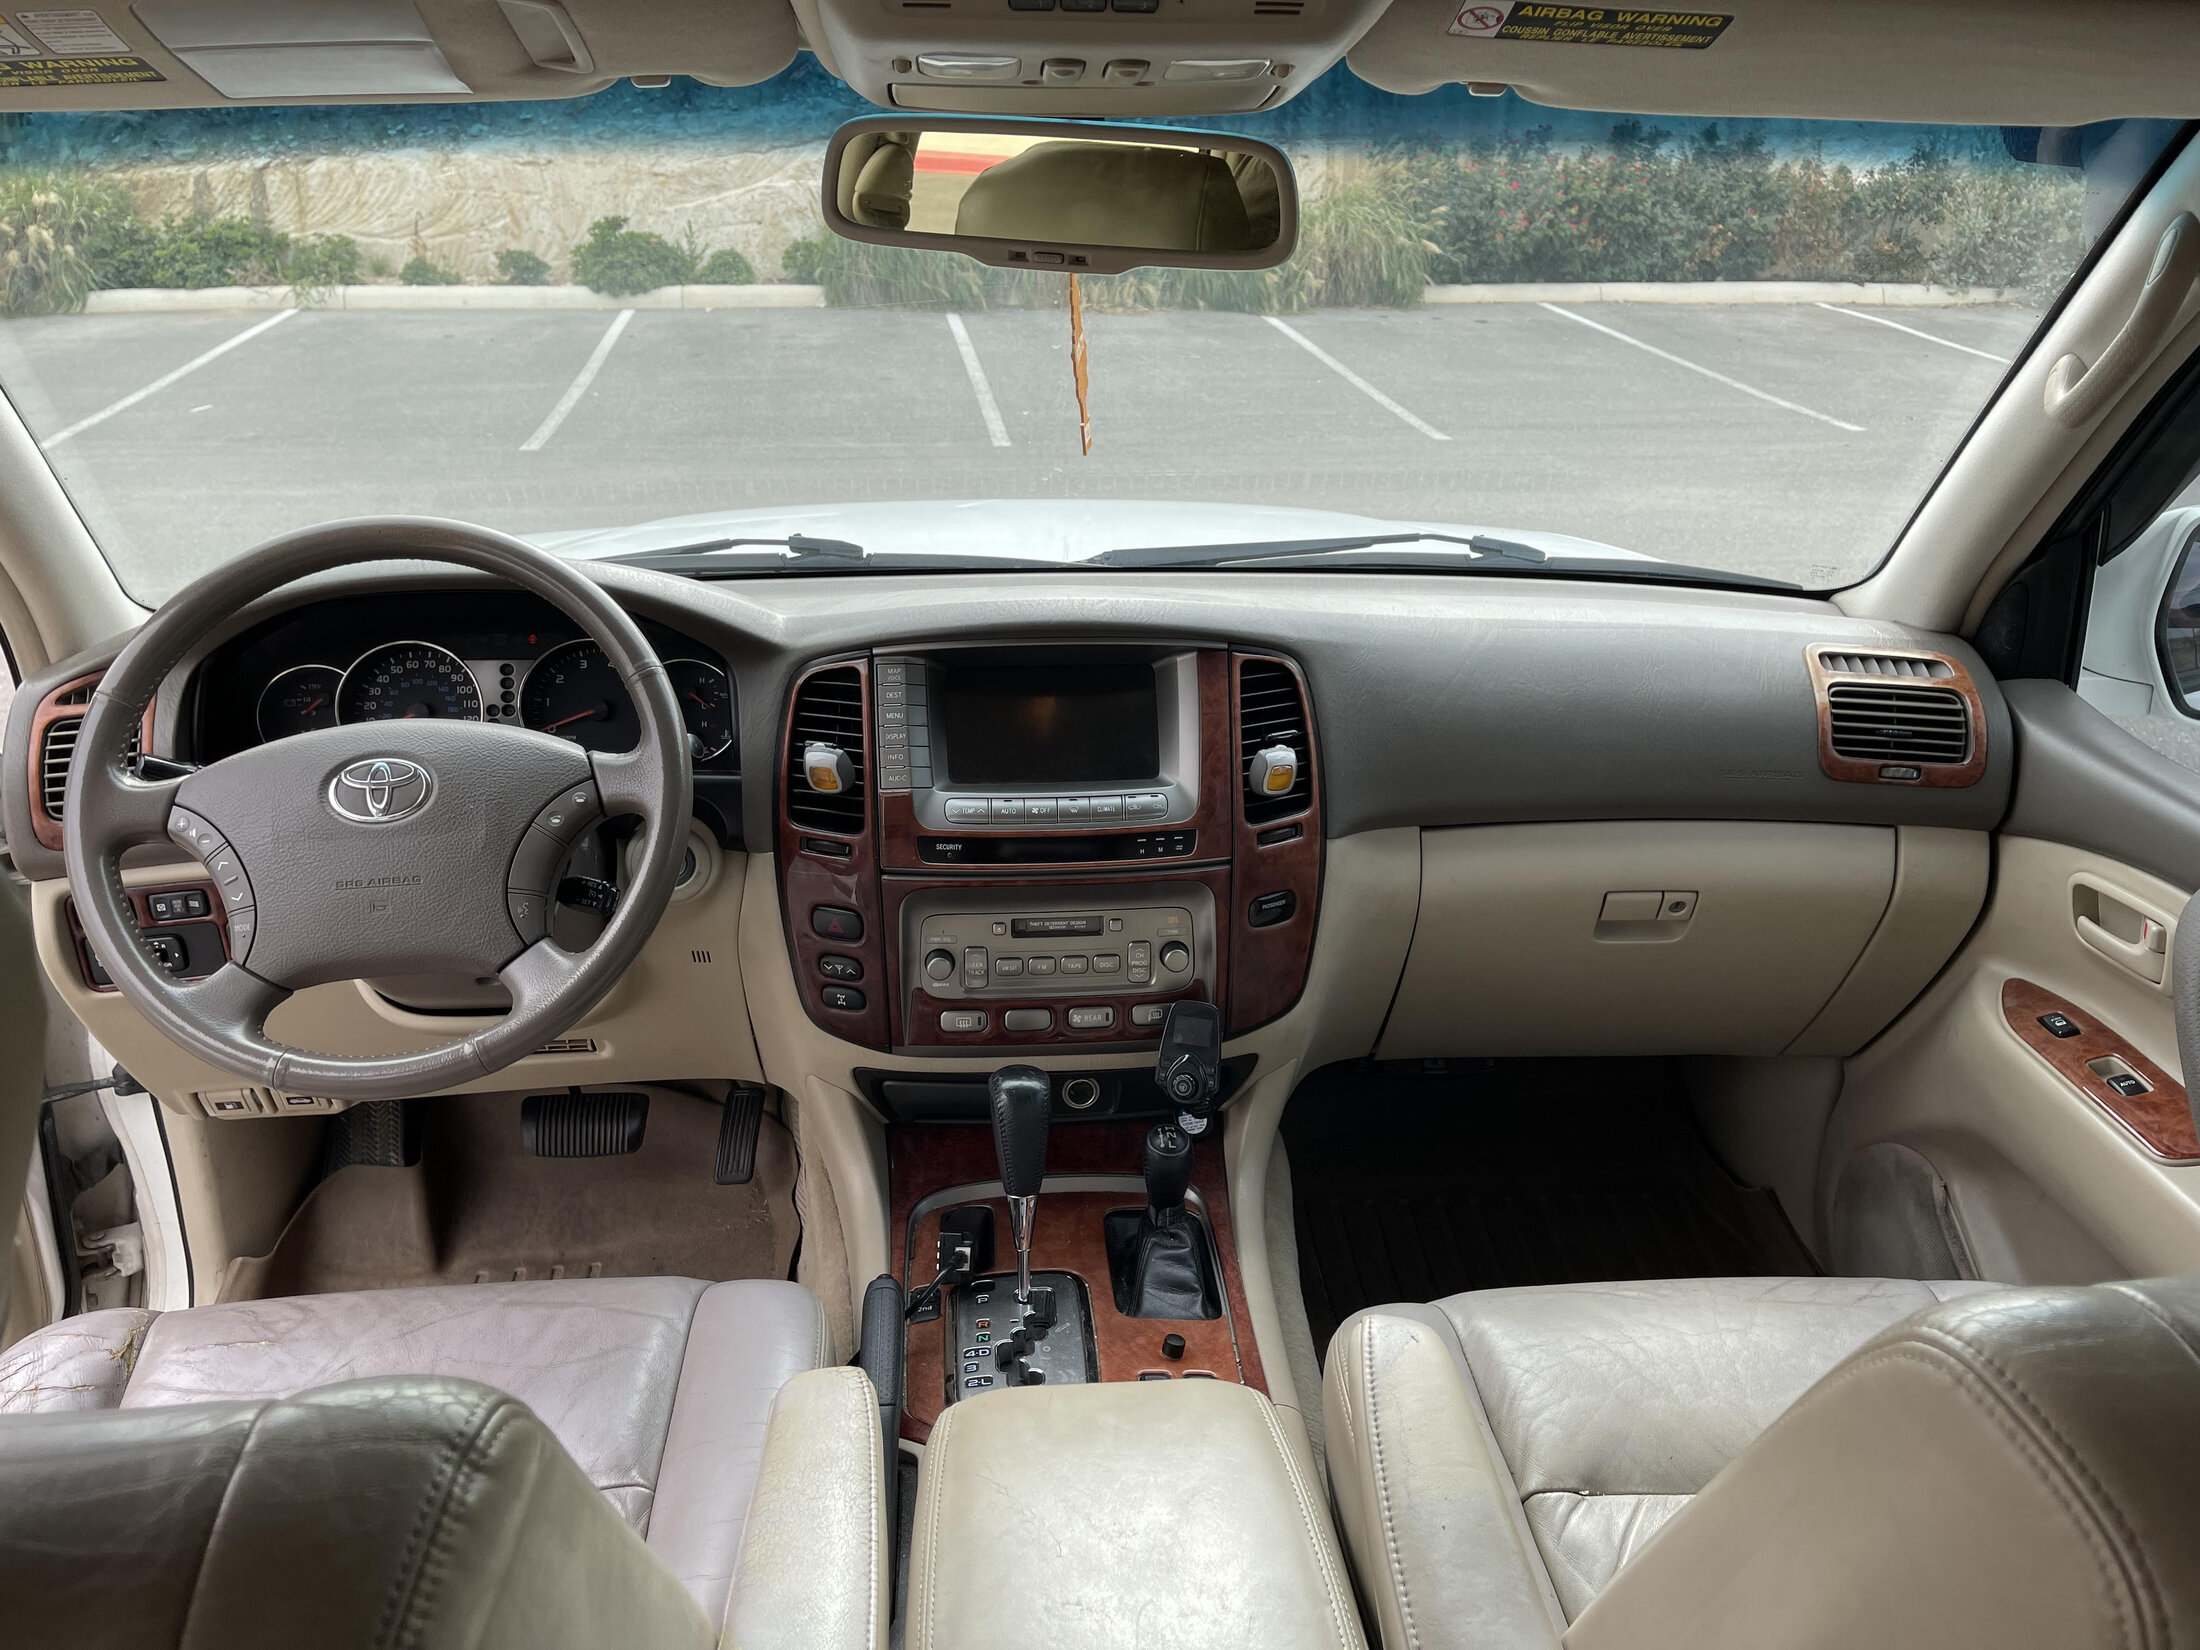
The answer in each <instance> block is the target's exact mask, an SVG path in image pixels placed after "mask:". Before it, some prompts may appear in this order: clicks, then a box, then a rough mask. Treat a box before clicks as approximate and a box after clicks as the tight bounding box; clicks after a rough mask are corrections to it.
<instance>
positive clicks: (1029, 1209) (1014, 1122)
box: [985, 1066, 1054, 1306]
mask: <svg viewBox="0 0 2200 1650" xmlns="http://www.w3.org/2000/svg"><path fill="white" fill-rule="evenodd" d="M985 1086H986V1093H987V1094H988V1096H989V1097H990V1098H991V1100H992V1103H993V1149H994V1152H995V1153H996V1154H997V1155H998V1156H999V1158H1000V1163H1001V1190H1002V1192H1003V1193H1004V1194H1005V1195H1006V1196H1007V1198H1008V1226H1009V1232H1010V1235H1011V1236H1012V1237H1014V1239H1015V1240H1016V1301H1017V1304H1018V1305H1019V1306H1029V1305H1030V1304H1031V1224H1032V1217H1033V1214H1034V1212H1035V1209H1036V1205H1037V1204H1038V1201H1039V1184H1040V1182H1041V1181H1043V1180H1044V1179H1045V1178H1046V1170H1047V1125H1048V1123H1049V1122H1050V1121H1051V1120H1052V1113H1053V1108H1054V1084H1053V1082H1052V1081H1051V1080H1050V1079H1049V1078H1048V1076H1047V1074H1046V1073H1045V1072H1043V1071H1041V1070H1040V1069H1039V1068H1038V1067H1037V1066H1003V1067H1001V1069H1000V1070H999V1071H996V1072H995V1073H994V1074H993V1075H992V1076H991V1077H989V1078H987V1079H986V1085H985Z"/></svg>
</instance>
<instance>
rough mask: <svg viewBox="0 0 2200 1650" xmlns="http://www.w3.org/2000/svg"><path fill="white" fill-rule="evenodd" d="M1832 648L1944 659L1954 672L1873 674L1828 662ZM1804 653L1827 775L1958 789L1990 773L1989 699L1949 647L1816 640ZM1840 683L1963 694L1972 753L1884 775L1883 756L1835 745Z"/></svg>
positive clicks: (1820, 757)
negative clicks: (1846, 751) (1864, 756)
mask: <svg viewBox="0 0 2200 1650" xmlns="http://www.w3.org/2000/svg"><path fill="white" fill-rule="evenodd" d="M1828 653H1834V654H1840V653H1866V654H1870V655H1871V656H1872V657H1874V658H1887V659H1924V660H1930V661H1932V662H1934V663H1937V664H1943V665H1946V666H1947V667H1948V668H1949V670H1950V671H1951V672H1953V674H1951V675H1948V676H1939V677H1932V678H1929V679H1928V678H1924V677H1904V676H1873V675H1870V674H1867V673H1865V672H1862V671H1837V670H1828V669H1827V668H1826V664H1825V659H1824V657H1823V656H1824V655H1826V654H1828ZM1803 657H1804V658H1805V659H1806V660H1807V661H1808V662H1809V664H1810V687H1811V693H1812V695H1813V697H1814V698H1815V699H1816V700H1817V704H1818V766H1819V769H1820V770H1821V771H1822V772H1823V773H1824V774H1825V775H1826V777H1827V778H1828V779H1843V780H1851V781H1854V782H1856V783H1859V784H1865V785H1903V786H1923V787H1925V788H1926V789H1928V790H1960V789H1962V788H1964V787H1965V786H1968V785H1976V784H1977V783H1978V782H1979V781H1980V780H1981V779H1984V778H1985V777H1986V756H1987V751H1986V704H1985V701H1984V699H1982V698H1981V697H1980V695H1979V690H1978V684H1977V683H1976V682H1974V681H1973V680H1972V679H1971V673H1970V671H1969V670H1968V669H1966V668H1965V666H1964V663H1963V661H1962V660H1961V659H1958V658H1956V657H1954V656H1953V655H1951V654H1947V653H1934V652H1930V651H1926V650H1920V649H1910V648H1890V647H1843V646H1841V645H1839V644H1838V643H1834V642H1813V643H1811V644H1810V646H1809V647H1807V648H1805V649H1804V650H1803ZM1839 683H1854V684H1856V685H1858V686H1862V687H1877V688H1884V687H1894V686H1911V687H1932V688H1945V689H1947V690H1948V691H1949V692H1951V693H1953V694H1955V695H1956V696H1957V697H1959V698H1960V699H1962V700H1963V702H1964V705H1965V707H1966V709H1967V711H1968V713H1969V716H1970V719H1971V754H1970V757H1969V759H1968V760H1966V761H1964V762H1961V763H1950V762H1937V763H1918V764H1915V766H1916V767H1917V770H1918V777H1917V778H1915V779H1883V778H1881V777H1880V772H1881V770H1882V769H1883V768H1885V767H1887V766H1889V764H1887V763H1883V762H1863V761H1859V760H1857V759H1856V758H1854V757H1849V756H1838V755H1836V754H1835V753H1834V749H1833V700H1832V699H1831V697H1830V696H1829V694H1828V691H1827V690H1828V689H1830V688H1832V687H1834V686H1835V685H1836V684H1839Z"/></svg>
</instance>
